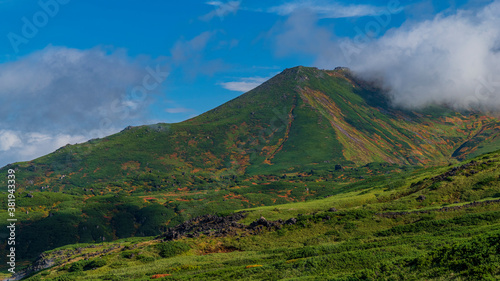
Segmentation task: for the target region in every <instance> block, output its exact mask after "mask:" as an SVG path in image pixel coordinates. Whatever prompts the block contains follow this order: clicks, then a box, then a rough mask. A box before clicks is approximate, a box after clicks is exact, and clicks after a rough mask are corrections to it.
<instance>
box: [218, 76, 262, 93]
mask: <svg viewBox="0 0 500 281" xmlns="http://www.w3.org/2000/svg"><path fill="white" fill-rule="evenodd" d="M269 78H270V77H266V78H264V77H247V78H241V79H239V81H231V82H223V83H220V85H221V86H222V87H223V88H224V89H227V90H230V91H235V92H242V93H246V92H248V91H250V90H252V89H255V88H257V87H258V86H259V85H260V84H262V83H264V82H266V81H267V80H268V79H269Z"/></svg>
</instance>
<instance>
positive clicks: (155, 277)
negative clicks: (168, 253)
mask: <svg viewBox="0 0 500 281" xmlns="http://www.w3.org/2000/svg"><path fill="white" fill-rule="evenodd" d="M167 276H172V274H155V275H153V276H151V279H158V278H163V277H167Z"/></svg>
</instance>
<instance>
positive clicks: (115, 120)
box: [0, 46, 161, 166]
mask: <svg viewBox="0 0 500 281" xmlns="http://www.w3.org/2000/svg"><path fill="white" fill-rule="evenodd" d="M148 63H151V61H150V60H149V59H141V61H139V60H137V59H131V58H130V57H128V56H127V55H126V54H125V52H123V51H120V50H118V51H116V50H115V51H109V50H105V49H102V48H94V49H90V50H77V49H70V48H65V47H53V46H49V47H47V48H45V49H43V50H41V51H38V52H35V53H32V54H30V55H28V56H26V57H23V58H20V59H19V60H17V61H13V62H7V63H3V64H0V166H3V165H5V164H7V163H9V162H13V161H20V160H30V159H33V158H34V157H37V156H41V155H44V154H47V153H48V152H51V151H53V150H54V149H57V148H58V147H60V146H62V145H65V144H67V143H76V142H83V141H86V140H88V139H91V138H96V137H103V136H106V135H109V134H111V133H115V132H117V131H119V130H121V129H123V128H124V127H125V126H127V125H130V124H134V123H144V122H146V120H142V118H145V116H147V114H143V113H144V111H145V110H146V109H147V107H148V105H149V102H150V100H151V99H150V98H151V95H149V94H153V93H155V91H157V90H160V88H161V86H160V83H157V82H156V81H155V78H158V76H157V77H148V75H149V76H151V73H153V72H154V71H156V68H155V65H154V64H153V65H151V66H150V67H149V68H147V67H146V65H148ZM149 65H150V64H149ZM145 77H148V79H145ZM145 80H146V82H147V84H148V91H147V92H144V91H142V92H140V95H139V92H138V91H135V92H134V90H133V89H134V87H137V86H143V85H144V83H145ZM155 85H156V87H152V86H155Z"/></svg>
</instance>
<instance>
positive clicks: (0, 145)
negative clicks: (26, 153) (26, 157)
mask: <svg viewBox="0 0 500 281" xmlns="http://www.w3.org/2000/svg"><path fill="white" fill-rule="evenodd" d="M19 146H21V139H20V138H19V136H18V135H17V134H16V133H15V132H13V131H7V130H1V131H0V151H8V150H10V149H12V148H14V147H19Z"/></svg>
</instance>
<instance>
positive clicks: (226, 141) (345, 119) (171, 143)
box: [2, 67, 500, 190]
mask: <svg viewBox="0 0 500 281" xmlns="http://www.w3.org/2000/svg"><path fill="white" fill-rule="evenodd" d="M499 136H500V123H499V121H498V120H497V119H495V118H493V117H488V116H484V115H479V114H477V113H473V112H472V113H471V112H468V113H458V112H453V111H451V110H449V109H446V108H437V107H435V108H428V109H426V110H422V111H420V112H413V111H402V110H396V109H392V108H390V106H389V105H388V101H387V99H386V97H385V96H384V95H382V94H381V93H380V91H377V90H376V89H373V88H371V87H370V86H369V85H367V84H366V83H365V82H362V81H358V80H356V79H355V78H353V77H352V75H351V74H350V73H349V71H348V70H346V69H342V68H339V69H336V70H333V71H325V70H318V69H315V68H305V67H296V68H292V69H287V70H285V71H283V72H282V73H281V74H279V75H277V76H276V77H274V78H272V79H271V80H269V81H268V82H266V83H264V84H263V85H261V86H259V87H257V88H256V89H254V90H252V91H250V92H248V93H246V94H244V95H242V96H240V97H238V98H236V99H234V100H232V101H230V102H228V103H226V104H224V105H222V106H219V107H217V108H215V109H213V110H211V111H209V112H207V113H204V114H202V115H200V116H198V117H195V118H193V119H191V120H188V121H185V122H181V123H177V124H158V125H151V126H142V127H134V128H128V129H127V130H124V131H123V132H121V133H119V134H116V135H113V136H110V137H107V138H104V139H98V140H92V141H90V142H88V143H85V144H79V145H72V146H67V147H64V148H61V149H59V150H58V151H57V152H55V153H52V154H49V155H47V156H45V157H42V158H39V159H37V160H34V161H30V162H26V163H18V164H15V165H11V166H9V168H12V167H14V168H16V167H17V168H19V169H22V170H23V179H24V181H21V182H19V184H20V185H21V186H22V187H25V188H27V189H30V188H31V189H32V188H39V187H40V186H41V185H43V184H46V185H49V190H57V189H67V188H71V187H83V186H88V185H89V184H91V183H96V182H111V181H116V180H122V179H123V178H126V177H127V176H139V175H145V174H149V173H154V172H157V173H167V174H174V173H175V171H183V172H185V173H189V174H192V175H196V176H200V177H204V178H213V177H214V175H215V177H217V176H218V175H231V176H232V175H244V174H247V175H248V174H250V175H254V174H263V173H265V174H269V173H273V172H275V173H282V172H284V171H303V170H305V169H314V168H316V167H321V166H331V164H340V165H344V166H350V167H354V166H360V165H364V164H367V163H372V162H388V163H395V164H412V165H416V164H437V163H447V162H449V161H450V160H451V159H452V158H456V159H465V158H467V157H468V155H471V154H474V155H477V154H481V153H484V152H488V151H493V150H495V149H498V148H500V137H499ZM325 164H326V165H325ZM3 171H5V168H4V169H3V170H2V172H3ZM61 178H62V179H61ZM129 185H130V184H129ZM129 187H130V186H129Z"/></svg>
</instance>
